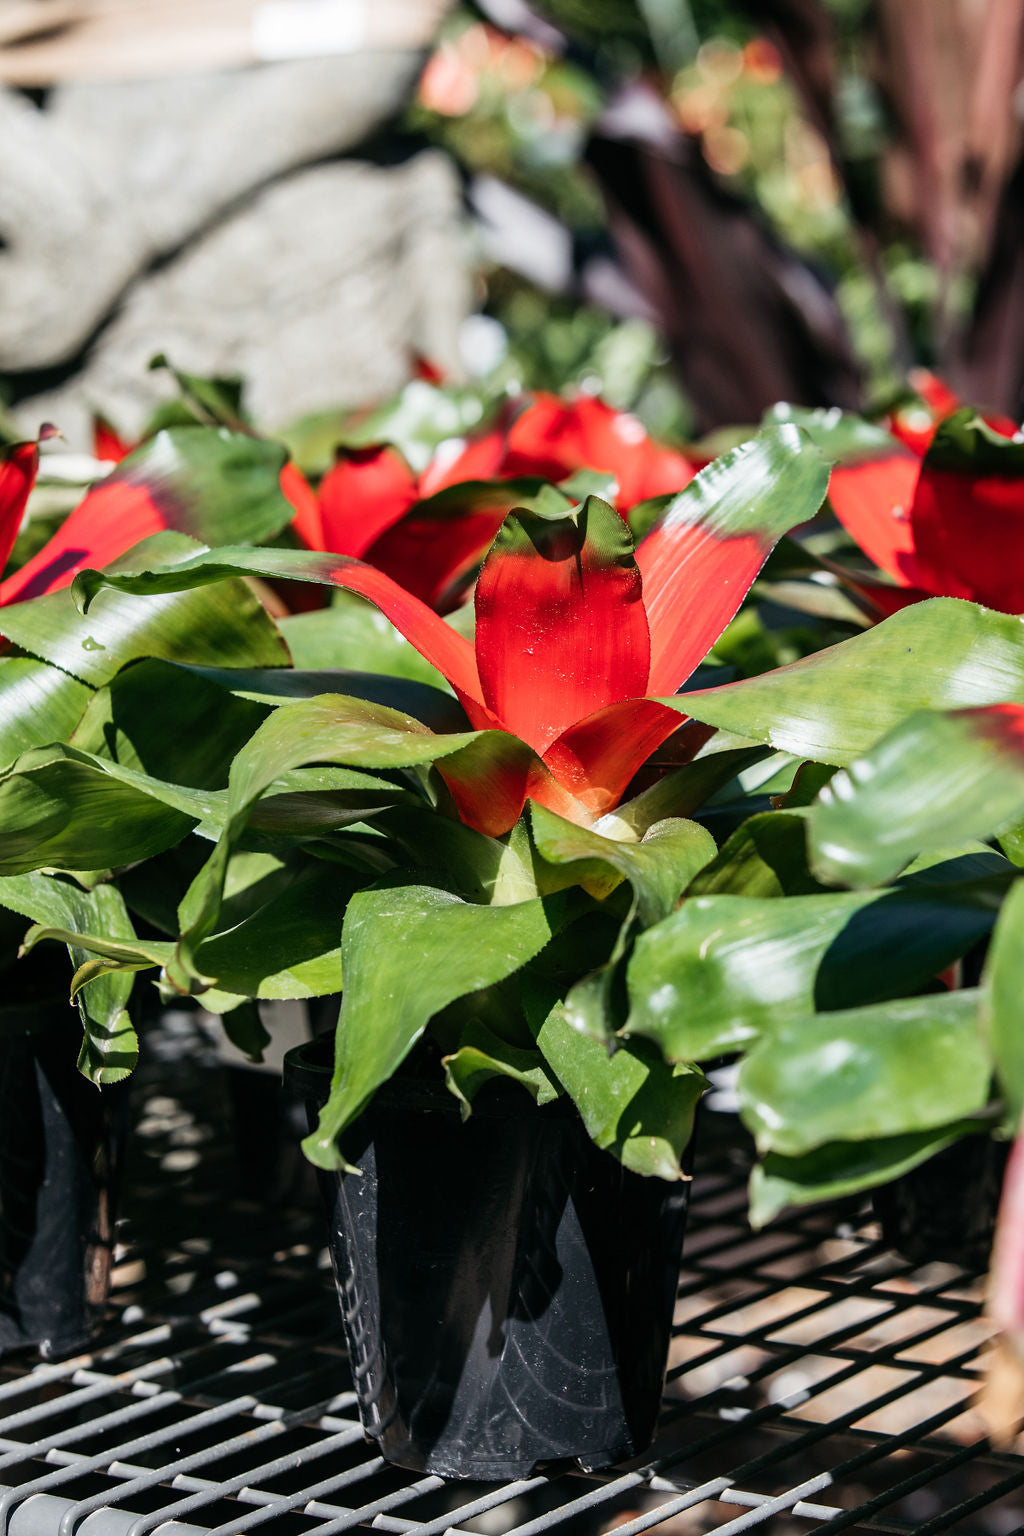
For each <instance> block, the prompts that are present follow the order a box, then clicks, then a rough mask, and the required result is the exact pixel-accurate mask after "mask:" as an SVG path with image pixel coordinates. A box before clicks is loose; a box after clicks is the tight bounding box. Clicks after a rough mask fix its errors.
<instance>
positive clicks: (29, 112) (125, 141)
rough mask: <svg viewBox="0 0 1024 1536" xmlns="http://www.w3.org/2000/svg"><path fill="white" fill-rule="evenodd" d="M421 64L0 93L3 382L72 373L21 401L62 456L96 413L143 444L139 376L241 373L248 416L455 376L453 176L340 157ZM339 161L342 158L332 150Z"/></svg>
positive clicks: (163, 387)
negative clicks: (423, 373) (174, 371)
mask: <svg viewBox="0 0 1024 1536" xmlns="http://www.w3.org/2000/svg"><path fill="white" fill-rule="evenodd" d="M421 62H422V56H421V55H420V54H413V53H410V52H401V53H399V52H389V51H380V52H375V53H365V54H354V55H342V56H335V57H329V58H320V59H310V60H302V61H296V62H288V63H282V64H274V65H267V66H256V67H253V68H249V69H243V70H237V71H233V72H230V73H225V74H209V75H203V76H183V77H178V78H175V79H169V80H160V81H147V82H138V81H133V82H128V83H118V84H114V85H111V84H104V85H99V84H92V83H88V84H87V83H79V84H73V85H63V86H60V87H58V88H56V89H55V90H54V91H53V92H52V93H51V94H50V96H49V98H48V99H47V101H46V104H45V107H44V108H43V109H39V108H37V107H36V106H34V105H33V104H32V103H31V102H29V101H28V100H27V99H26V98H24V97H22V96H21V95H19V94H18V93H16V92H14V91H10V90H3V89H0V235H2V237H3V240H4V242H5V245H4V246H3V247H0V372H7V373H12V374H17V373H24V372H26V371H29V370H37V369H41V368H51V367H54V366H58V367H59V366H63V365H66V364H67V363H68V362H69V360H72V359H74V358H76V357H77V356H79V355H80V354H82V353H83V349H85V351H84V357H83V362H82V366H81V368H80V370H79V371H78V372H77V373H76V375H75V376H74V377H73V378H71V379H69V380H68V381H67V382H65V383H62V384H61V385H60V386H59V387H58V388H52V389H47V390H46V391H45V392H43V393H39V394H36V395H34V396H31V397H30V398H28V399H25V400H23V401H22V402H21V403H20V404H19V405H18V407H17V409H16V410H15V412H14V415H15V417H16V419H17V420H18V421H19V422H20V423H21V424H22V425H23V426H24V428H25V429H26V430H34V429H35V428H36V427H37V426H38V424H39V421H40V420H42V419H52V420H54V421H56V422H57V423H58V425H59V426H60V427H61V430H62V431H63V432H64V434H65V436H66V437H67V439H68V440H69V442H70V443H71V444H72V446H84V445H85V442H86V440H87V426H88V414H89V411H90V410H91V409H98V410H101V411H103V412H104V413H106V414H108V415H110V417H111V419H112V420H114V422H115V423H116V424H117V425H118V426H119V427H120V428H121V429H122V430H124V431H125V432H127V433H129V434H130V433H133V432H135V431H137V430H138V428H139V427H140V426H141V425H142V422H143V420H144V418H145V416H146V414H147V413H148V411H149V410H150V409H151V407H152V405H153V404H154V403H155V402H156V401H157V400H158V399H160V398H161V397H162V396H163V395H164V394H166V392H167V390H168V388H169V384H168V381H167V380H166V378H162V377H161V376H160V375H154V374H148V373H147V372H146V371H145V369H146V363H147V362H148V360H149V358H150V357H151V356H152V355H153V353H155V352H158V351H163V352H166V353H167V354H168V356H169V357H170V358H171V359H172V361H174V362H175V364H176V365H178V366H179V367H182V368H184V369H187V370H190V371H195V372H199V373H229V374H230V373H241V374H243V375H244V376H245V378H246V379H247V381H248V383H249V393H248V396H247V403H248V404H249V406H250V408H251V409H252V410H253V412H254V414H255V416H256V418H257V420H259V421H260V422H261V423H265V424H266V425H268V426H276V425H280V424H282V423H283V422H285V421H287V420H289V419H291V418H293V417H294V416H296V415H299V414H301V413H304V412H307V411H311V410H317V409H325V408H329V407H331V406H333V405H348V404H355V403H359V402H362V401H365V400H367V399H371V398H373V397H375V396H377V395H380V394H387V393H388V392H390V391H391V390H393V389H395V388H396V387H397V386H398V385H399V384H400V383H401V382H402V380H403V378H404V377H406V376H407V373H408V366H409V357H410V354H411V353H412V352H421V353H424V354H425V355H427V356H429V357H431V358H433V359H435V360H436V361H438V362H439V363H440V364H441V365H442V366H443V367H445V368H446V369H449V370H451V371H452V372H453V373H455V374H456V375H457V374H458V372H459V367H460V362H459V352H458V328H459V325H460V323H461V321H462V320H463V318H464V317H465V315H466V314H467V313H468V311H469V308H470V307H471V298H472V294H471V285H470V281H469V277H468V271H467V261H466V252H465V251H464V249H463V236H462V227H461V217H462V216H461V198H460V191H459V187H458V183H457V179H456V176H455V174H454V171H453V170H452V169H451V167H450V166H449V164H448V162H447V161H446V160H445V159H444V157H443V156H441V155H440V154H438V153H436V152H433V151H425V152H423V153H420V154H417V155H414V156H413V157H412V158H411V159H409V160H407V161H404V162H402V163H399V164H397V165H379V164H375V163H372V162H371V161H369V160H367V159H365V158H363V159H359V158H358V150H357V149H355V147H356V146H358V145H359V144H360V142H362V141H364V140H365V139H366V138H367V137H368V135H370V134H371V133H372V132H373V131H374V130H375V129H377V128H379V127H380V126H381V125H382V124H383V123H385V122H386V121H387V120H388V119H389V118H390V117H391V116H393V115H394V113H395V112H397V111H398V110H399V109H400V107H401V105H402V103H403V102H404V101H405V100H406V99H407V97H408V95H409V93H410V91H411V90H412V88H413V86H414V83H415V79H416V76H417V73H418V70H419V68H420V65H421ZM353 149H355V155H356V158H352V159H345V158H342V155H343V152H344V151H345V150H353Z"/></svg>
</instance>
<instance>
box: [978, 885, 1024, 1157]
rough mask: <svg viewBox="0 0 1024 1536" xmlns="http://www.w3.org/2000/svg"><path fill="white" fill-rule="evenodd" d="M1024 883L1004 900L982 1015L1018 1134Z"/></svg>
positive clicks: (1022, 1106)
mask: <svg viewBox="0 0 1024 1536" xmlns="http://www.w3.org/2000/svg"><path fill="white" fill-rule="evenodd" d="M1022 1003H1024V884H1021V882H1020V881H1017V883H1016V884H1015V885H1014V887H1013V889H1012V890H1011V891H1010V893H1009V895H1008V896H1007V898H1006V901H1005V902H1004V903H1003V908H1002V911H1001V912H1000V914H999V921H998V922H997V923H996V930H995V933H994V934H993V936H992V944H991V947H990V949H989V952H988V957H987V959H986V962H985V976H984V982H983V992H982V1004H981V1014H982V1021H983V1023H984V1026H985V1030H986V1032H987V1035H988V1039H989V1043H990V1045H991V1048H992V1055H993V1057H994V1058H995V1066H996V1076H997V1077H998V1079H999V1084H1000V1087H1001V1088H1002V1092H1003V1097H1004V1098H1005V1100H1006V1109H1007V1119H1008V1121H1009V1128H1010V1130H1011V1132H1015V1131H1016V1128H1017V1125H1018V1123H1019V1121H1020V1117H1021V1112H1022V1111H1024V1028H1022V1027H1021V1026H1022V1022H1024V1021H1022V1013H1021V1009H1022Z"/></svg>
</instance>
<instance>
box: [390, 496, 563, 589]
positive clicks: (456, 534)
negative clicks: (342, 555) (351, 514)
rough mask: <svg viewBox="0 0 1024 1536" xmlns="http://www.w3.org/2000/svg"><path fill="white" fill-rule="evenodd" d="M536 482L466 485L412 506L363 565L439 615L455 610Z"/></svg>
mask: <svg viewBox="0 0 1024 1536" xmlns="http://www.w3.org/2000/svg"><path fill="white" fill-rule="evenodd" d="M536 486H537V482H536V481H535V480H532V481H525V480H490V481H469V482H467V483H466V484H460V485H452V486H448V487H447V488H446V489H445V490H443V491H440V492H438V494H437V495H436V496H431V497H429V498H428V499H427V500H425V501H420V502H417V503H416V505H415V506H414V507H413V508H412V509H411V510H410V511H409V512H408V513H407V514H406V516H405V517H403V518H401V519H400V521H399V522H397V523H395V524H394V526H393V527H391V528H388V529H387V530H386V531H385V532H384V533H383V534H381V536H380V538H379V539H377V540H375V542H374V543H373V544H371V546H370V547H369V549H368V550H367V551H366V556H365V558H366V561H367V563H368V564H369V565H375V566H376V567H377V568H378V570H381V571H385V572H386V573H387V574H388V575H389V576H390V577H391V578H392V579H393V580H394V581H397V582H398V584H399V586H402V587H404V588H405V589H406V591H407V592H412V593H414V594H415V596H416V597H419V598H422V599H423V601H424V602H425V603H429V605H430V607H431V608H436V609H437V610H438V612H439V613H447V612H448V611H449V610H450V609H452V608H455V607H457V606H458V604H459V602H460V600H461V598H462V595H463V591H464V589H465V587H466V585H467V583H468V582H469V581H470V580H471V579H472V578H473V576H474V575H475V574H476V569H477V566H478V565H479V564H480V561H481V560H482V559H483V557H484V555H485V554H486V553H487V550H488V549H489V548H490V546H491V544H492V543H493V542H494V536H495V534H496V533H497V531H498V529H499V528H500V527H501V525H502V522H503V521H504V519H505V517H506V515H507V514H508V513H509V512H510V511H511V510H512V508H513V507H515V506H521V505H522V504H523V502H524V501H525V500H526V499H527V498H528V497H531V496H532V495H533V494H534V492H535V490H536Z"/></svg>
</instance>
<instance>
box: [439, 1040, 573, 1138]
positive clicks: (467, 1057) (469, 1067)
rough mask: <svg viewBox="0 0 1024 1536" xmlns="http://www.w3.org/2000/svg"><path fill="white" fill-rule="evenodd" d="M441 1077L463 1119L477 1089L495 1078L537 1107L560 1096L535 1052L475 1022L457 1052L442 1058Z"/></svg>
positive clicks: (539, 1055) (467, 1115) (471, 1104)
mask: <svg viewBox="0 0 1024 1536" xmlns="http://www.w3.org/2000/svg"><path fill="white" fill-rule="evenodd" d="M444 1075H445V1081H446V1082H447V1084H448V1087H449V1089H450V1091H451V1092H452V1093H453V1094H454V1095H455V1097H456V1098H457V1099H458V1100H459V1103H460V1104H461V1106H462V1118H463V1119H464V1120H465V1119H468V1117H469V1114H470V1112H471V1110H472V1106H473V1100H474V1099H475V1097H476V1095H477V1094H478V1093H479V1092H480V1089H481V1088H483V1087H484V1085H485V1084H487V1083H490V1082H494V1081H495V1079H497V1078H507V1079H509V1080H510V1081H511V1082H514V1083H518V1084H519V1085H520V1087H522V1088H525V1089H526V1091H527V1093H529V1094H530V1095H531V1097H532V1098H533V1099H534V1100H535V1101H536V1102H537V1103H538V1104H550V1103H551V1102H552V1101H553V1100H554V1099H557V1098H558V1097H559V1096H560V1093H561V1089H560V1088H559V1087H558V1084H557V1083H556V1082H555V1081H554V1080H553V1078H552V1076H551V1073H550V1072H549V1071H548V1068H547V1067H546V1065H545V1063H544V1058H543V1056H542V1055H541V1053H540V1051H539V1050H528V1049H525V1048H524V1047H523V1046H518V1045H512V1044H510V1043H509V1041H507V1040H503V1039H502V1038H501V1037H500V1035H496V1034H495V1033H494V1031H493V1030H492V1029H488V1028H487V1026H486V1024H482V1023H479V1022H476V1023H473V1022H471V1023H470V1024H469V1025H468V1026H467V1027H466V1029H465V1030H464V1031H463V1033H462V1043H461V1044H460V1046H459V1048H458V1050H457V1051H454V1052H452V1054H451V1055H450V1056H446V1057H445V1058H444Z"/></svg>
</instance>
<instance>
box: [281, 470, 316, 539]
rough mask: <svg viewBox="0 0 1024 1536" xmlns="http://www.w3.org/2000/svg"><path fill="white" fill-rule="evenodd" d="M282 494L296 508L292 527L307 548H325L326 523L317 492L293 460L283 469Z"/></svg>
mask: <svg viewBox="0 0 1024 1536" xmlns="http://www.w3.org/2000/svg"><path fill="white" fill-rule="evenodd" d="M281 494H282V495H283V496H285V497H286V498H287V500H288V501H290V502H291V504H292V506H293V507H294V509H295V516H294V517H293V518H292V527H293V528H294V529H295V532H296V533H297V534H298V536H299V538H300V539H301V540H302V542H303V544H305V546H306V548H307V549H323V547H324V525H323V520H322V518H321V516H320V501H319V498H318V497H317V494H316V492H315V491H314V489H313V487H312V486H311V485H310V483H309V481H308V480H307V479H306V477H305V475H304V474H303V473H302V471H301V469H299V467H298V466H297V465H296V464H293V463H292V462H291V460H289V461H288V463H287V464H286V465H285V466H284V469H282V471H281Z"/></svg>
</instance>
